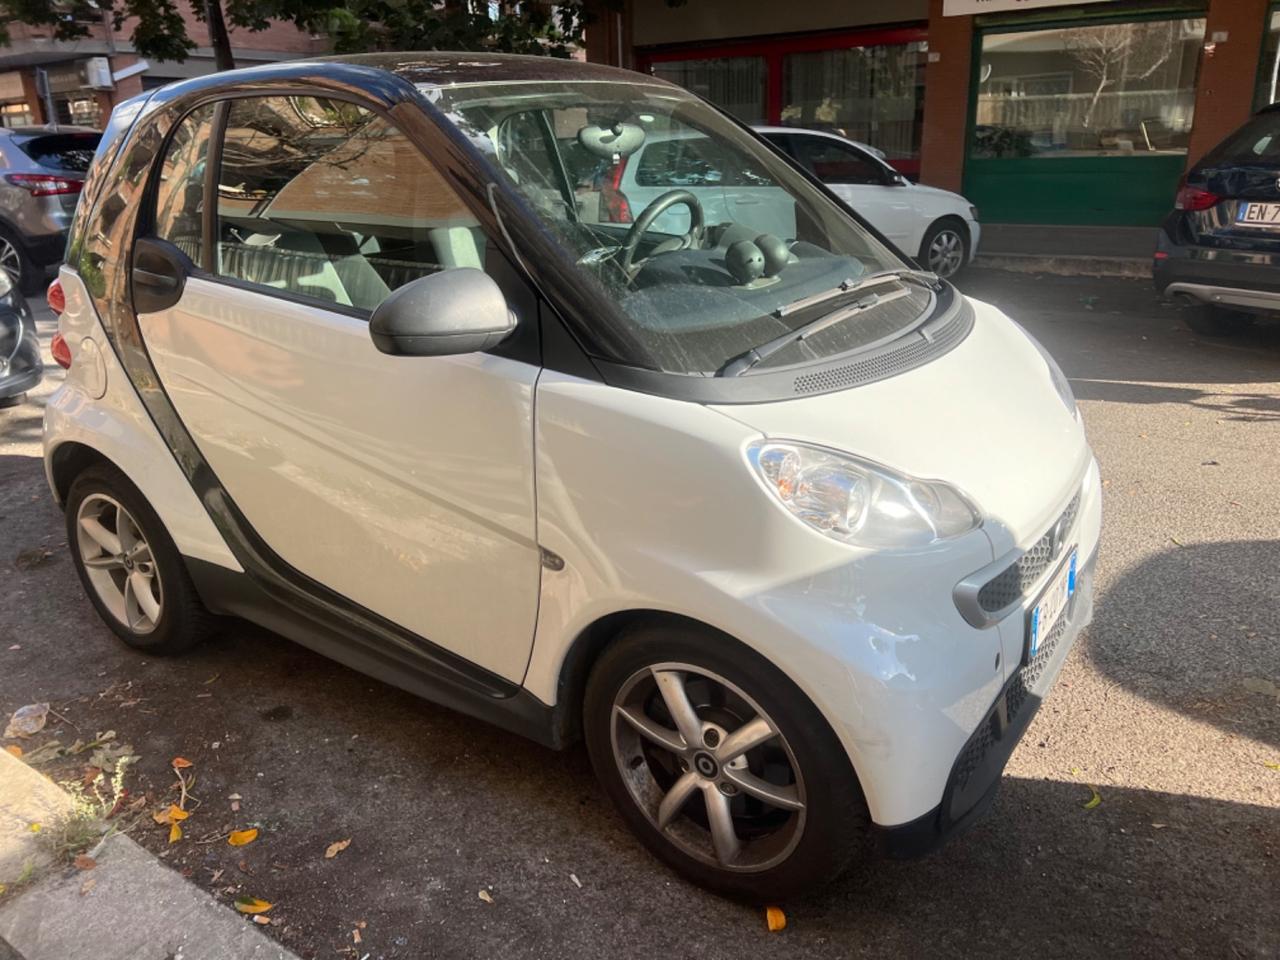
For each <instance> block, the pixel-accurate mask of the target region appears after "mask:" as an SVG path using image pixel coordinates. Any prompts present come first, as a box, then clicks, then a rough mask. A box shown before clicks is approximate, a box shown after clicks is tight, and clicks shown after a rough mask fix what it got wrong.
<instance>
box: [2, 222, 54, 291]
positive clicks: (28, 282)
mask: <svg viewBox="0 0 1280 960" xmlns="http://www.w3.org/2000/svg"><path fill="white" fill-rule="evenodd" d="M0 268H3V269H5V270H7V271H8V272H9V276H10V277H11V278H12V280H13V285H14V286H15V287H17V288H18V290H20V291H21V292H22V294H23V295H24V296H30V295H31V294H33V293H36V292H37V291H38V290H39V289H40V283H41V281H42V280H43V279H44V270H43V269H42V268H41V267H39V266H37V265H36V263H35V261H33V260H32V259H31V254H29V253H28V252H27V245H26V244H25V243H23V242H22V238H21V237H20V236H18V235H17V234H16V233H15V232H14V231H12V230H10V229H9V228H8V227H0Z"/></svg>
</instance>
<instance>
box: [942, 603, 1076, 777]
mask: <svg viewBox="0 0 1280 960" xmlns="http://www.w3.org/2000/svg"><path fill="white" fill-rule="evenodd" d="M1073 610H1074V602H1073V604H1072V607H1070V608H1068V610H1067V612H1066V615H1065V616H1063V617H1061V618H1059V620H1058V622H1057V623H1055V624H1054V625H1053V629H1052V630H1050V631H1049V635H1048V636H1047V637H1045V638H1044V640H1043V641H1042V642H1041V644H1040V648H1039V649H1038V650H1037V651H1036V655H1035V656H1034V657H1033V658H1032V659H1031V662H1030V663H1028V664H1027V665H1026V666H1023V667H1019V668H1018V672H1017V673H1015V674H1014V675H1013V679H1011V680H1010V681H1009V684H1008V686H1006V687H1005V690H1004V703H1005V715H1004V718H1003V721H1002V719H1001V717H1000V711H999V710H998V709H995V710H992V712H991V713H990V714H988V715H987V717H986V719H984V720H983V721H982V723H980V724H979V725H978V729H977V730H975V731H974V732H973V735H972V736H971V737H970V738H969V741H968V743H966V744H965V745H964V749H963V750H961V751H960V756H959V757H957V758H956V765H955V769H954V770H953V771H952V774H951V777H952V783H951V788H950V789H952V790H953V791H954V792H955V793H959V794H963V793H964V790H965V788H966V787H967V786H968V785H969V779H970V778H971V777H972V776H973V774H974V772H975V771H977V770H978V769H979V768H981V766H982V762H983V759H984V758H985V757H986V755H987V751H989V750H990V749H991V748H992V747H994V746H995V745H996V744H997V743H998V742H999V741H1000V740H1002V739H1003V737H1004V736H1005V733H1004V731H1005V730H1006V729H1007V728H1009V727H1013V728H1014V729H1016V730H1018V731H1021V729H1022V728H1021V726H1019V725H1018V720H1019V718H1020V715H1021V713H1022V711H1023V709H1024V708H1026V706H1027V701H1028V699H1029V698H1030V697H1031V695H1032V693H1033V692H1034V691H1035V690H1036V688H1037V687H1038V686H1039V683H1040V677H1041V676H1042V675H1043V674H1044V671H1045V667H1047V666H1048V665H1049V661H1050V660H1052V659H1053V655H1054V652H1055V651H1056V650H1057V649H1058V644H1059V643H1060V642H1061V640H1062V636H1063V634H1065V633H1066V632H1067V626H1068V625H1069V624H1070V622H1071V618H1072V613H1073ZM1019 735H1021V734H1020V733H1019Z"/></svg>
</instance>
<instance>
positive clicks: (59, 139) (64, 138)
mask: <svg viewBox="0 0 1280 960" xmlns="http://www.w3.org/2000/svg"><path fill="white" fill-rule="evenodd" d="M101 139H102V134H100V133H51V134H45V135H43V136H39V137H15V138H14V142H15V143H16V144H17V145H18V149H19V150H21V151H22V152H23V153H25V154H26V155H27V156H28V157H30V158H31V159H32V161H34V162H35V163H38V164H40V166H42V167H46V168H48V169H50V170H63V171H65V172H67V173H85V172H87V171H88V169H89V165H90V164H91V163H93V153H94V151H95V150H97V149H98V141H99V140H101Z"/></svg>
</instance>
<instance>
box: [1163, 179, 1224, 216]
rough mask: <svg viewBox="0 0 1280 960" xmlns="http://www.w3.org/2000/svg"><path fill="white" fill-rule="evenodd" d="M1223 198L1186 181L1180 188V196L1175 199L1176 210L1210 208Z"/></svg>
mask: <svg viewBox="0 0 1280 960" xmlns="http://www.w3.org/2000/svg"><path fill="white" fill-rule="evenodd" d="M1221 199H1222V198H1221V197H1220V196H1218V195H1217V194H1216V193H1210V192H1209V191H1208V190H1201V189H1200V188H1199V187H1189V186H1187V185H1186V184H1185V183H1184V184H1183V185H1182V186H1181V187H1179V188H1178V197H1177V199H1176V200H1174V201H1173V206H1174V209H1175V210H1208V209H1209V208H1210V207H1212V206H1213V205H1214V204H1216V203H1217V202H1218V201H1219V200H1221Z"/></svg>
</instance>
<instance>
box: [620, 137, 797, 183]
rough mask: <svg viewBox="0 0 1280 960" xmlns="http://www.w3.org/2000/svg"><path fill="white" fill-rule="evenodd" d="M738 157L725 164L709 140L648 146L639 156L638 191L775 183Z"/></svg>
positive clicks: (686, 139) (678, 140)
mask: <svg viewBox="0 0 1280 960" xmlns="http://www.w3.org/2000/svg"><path fill="white" fill-rule="evenodd" d="M743 164H744V160H743V158H742V157H741V156H735V157H734V158H733V162H728V161H727V158H726V157H725V155H724V151H723V150H722V149H721V148H720V147H718V146H717V145H716V144H715V143H714V142H713V141H712V140H711V138H710V137H677V138H673V139H671V140H658V141H656V142H654V143H650V144H649V145H648V146H646V147H645V148H644V151H643V152H642V153H641V154H640V162H639V165H638V166H637V167H636V185H637V186H640V187H672V188H676V187H726V186H774V181H773V180H772V178H770V177H769V176H768V174H766V173H764V172H763V171H761V170H757V169H755V168H754V167H752V166H751V165H750V164H749V163H748V164H747V165H745V166H744V165H743Z"/></svg>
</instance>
